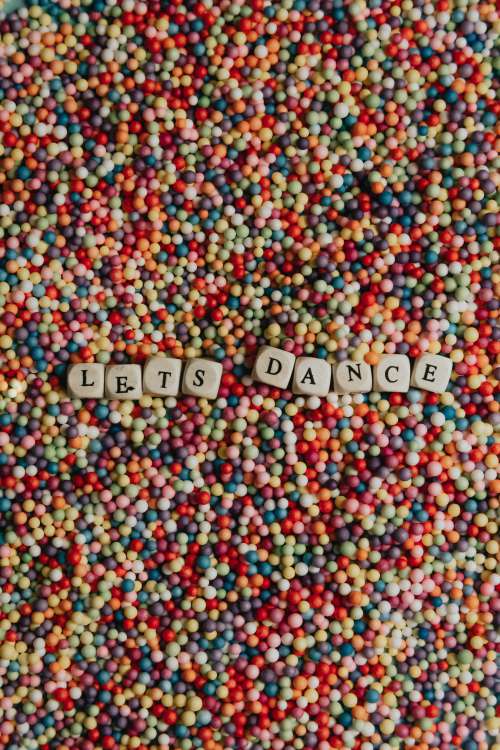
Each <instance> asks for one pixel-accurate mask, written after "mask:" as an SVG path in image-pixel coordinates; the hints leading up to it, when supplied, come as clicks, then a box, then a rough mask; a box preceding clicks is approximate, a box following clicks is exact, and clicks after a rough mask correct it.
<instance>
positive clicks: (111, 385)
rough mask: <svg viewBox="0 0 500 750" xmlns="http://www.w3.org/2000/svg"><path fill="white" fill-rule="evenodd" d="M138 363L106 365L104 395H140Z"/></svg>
mask: <svg viewBox="0 0 500 750" xmlns="http://www.w3.org/2000/svg"><path fill="white" fill-rule="evenodd" d="M141 375H142V373H141V367H140V365H110V366H109V367H106V395H107V396H108V398H111V399H119V400H120V401H123V400H125V399H138V398H140V397H141V396H142V377H141Z"/></svg>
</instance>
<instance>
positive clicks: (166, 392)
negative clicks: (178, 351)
mask: <svg viewBox="0 0 500 750" xmlns="http://www.w3.org/2000/svg"><path fill="white" fill-rule="evenodd" d="M181 373H182V361H181V360H180V359H174V358H173V357H150V358H149V359H148V360H147V362H146V364H145V365H144V370H143V373H142V384H143V387H144V392H145V393H150V394H151V395H152V396H177V395H178V393H179V390H180V382H181Z"/></svg>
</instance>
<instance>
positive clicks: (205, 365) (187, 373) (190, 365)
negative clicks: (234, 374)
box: [182, 358, 222, 398]
mask: <svg viewBox="0 0 500 750" xmlns="http://www.w3.org/2000/svg"><path fill="white" fill-rule="evenodd" d="M221 378H222V365H221V363H220V362H213V361H212V360H210V359H198V358H196V359H190V360H188V361H187V363H186V367H185V369H184V376H183V378H182V392H183V393H185V394H186V395H187V396H196V398H217V394H218V392H219V386H220V381H221Z"/></svg>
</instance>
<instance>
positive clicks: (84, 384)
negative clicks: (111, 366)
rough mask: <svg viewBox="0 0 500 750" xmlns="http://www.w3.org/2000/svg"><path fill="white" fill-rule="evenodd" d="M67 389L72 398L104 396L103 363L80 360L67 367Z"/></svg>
mask: <svg viewBox="0 0 500 750" xmlns="http://www.w3.org/2000/svg"><path fill="white" fill-rule="evenodd" d="M67 382H68V391H69V393H70V395H71V396H72V397H73V398H102V397H103V396H104V365H100V364H87V363H84V362H81V363H79V364H77V365H70V367H69V369H68V377H67Z"/></svg>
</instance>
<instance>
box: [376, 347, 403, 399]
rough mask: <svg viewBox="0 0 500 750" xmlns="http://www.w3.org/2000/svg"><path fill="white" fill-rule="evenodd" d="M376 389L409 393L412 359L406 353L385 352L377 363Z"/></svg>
mask: <svg viewBox="0 0 500 750" xmlns="http://www.w3.org/2000/svg"><path fill="white" fill-rule="evenodd" d="M374 375H375V390H376V391H387V392H390V393H407V391H408V390H409V389H410V360H409V359H408V357H407V356H406V355H405V354H383V355H382V356H381V357H380V359H379V361H378V364H376V365H375V373H374Z"/></svg>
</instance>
